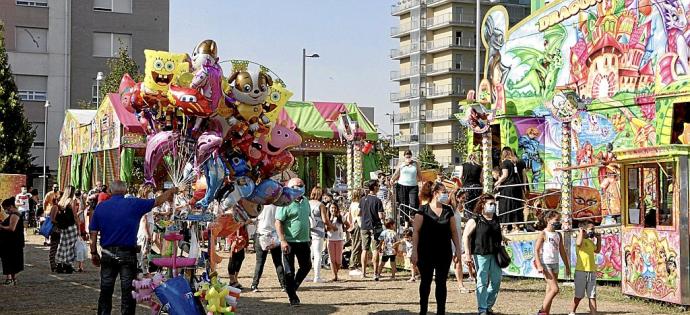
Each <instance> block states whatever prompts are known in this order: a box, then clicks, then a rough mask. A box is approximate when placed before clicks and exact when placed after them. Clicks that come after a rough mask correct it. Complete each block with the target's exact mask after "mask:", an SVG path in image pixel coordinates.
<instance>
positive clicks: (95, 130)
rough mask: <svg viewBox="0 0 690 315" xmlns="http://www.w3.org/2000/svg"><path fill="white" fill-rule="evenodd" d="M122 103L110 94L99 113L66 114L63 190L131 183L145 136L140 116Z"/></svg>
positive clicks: (61, 171) (62, 148) (61, 172)
mask: <svg viewBox="0 0 690 315" xmlns="http://www.w3.org/2000/svg"><path fill="white" fill-rule="evenodd" d="M119 104H120V96H119V95H117V94H108V96H107V97H106V98H105V99H104V100H103V101H102V102H101V105H100V106H99V107H98V109H97V110H79V109H76V110H75V109H70V110H68V111H67V113H66V115H65V120H64V123H63V125H62V130H61V131H60V140H59V141H60V161H59V170H58V184H59V185H60V187H65V186H66V185H72V186H75V187H77V188H81V189H83V190H88V189H91V188H92V186H93V184H94V183H95V182H96V181H101V182H103V183H109V182H110V181H112V180H113V179H122V180H125V181H128V182H129V180H130V176H131V170H132V167H133V166H132V160H133V156H134V150H135V149H143V148H145V147H146V136H145V134H144V128H143V127H142V126H141V124H140V123H139V121H138V120H137V117H136V116H135V115H134V114H133V113H130V112H128V111H126V110H124V108H123V107H122V106H119ZM123 170H124V171H123Z"/></svg>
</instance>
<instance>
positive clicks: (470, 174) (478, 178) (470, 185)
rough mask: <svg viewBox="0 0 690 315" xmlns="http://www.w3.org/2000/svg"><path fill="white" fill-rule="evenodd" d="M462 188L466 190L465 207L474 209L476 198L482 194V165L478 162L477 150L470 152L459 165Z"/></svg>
mask: <svg viewBox="0 0 690 315" xmlns="http://www.w3.org/2000/svg"><path fill="white" fill-rule="evenodd" d="M460 174H462V178H461V180H462V188H461V189H462V190H464V191H466V192H467V195H466V198H465V200H467V202H466V204H465V209H469V210H470V211H472V210H474V206H475V205H476V204H477V198H479V196H480V195H481V194H482V182H483V180H482V166H481V165H480V164H479V152H472V153H471V154H470V155H469V156H468V157H467V162H465V163H462V166H460Z"/></svg>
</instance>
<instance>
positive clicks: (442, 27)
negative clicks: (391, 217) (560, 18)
mask: <svg viewBox="0 0 690 315" xmlns="http://www.w3.org/2000/svg"><path fill="white" fill-rule="evenodd" d="M476 3H477V2H476V1H472V0H401V1H397V2H396V3H395V4H393V5H392V7H391V14H392V15H393V16H394V17H396V18H397V19H398V26H395V27H392V28H391V37H393V38H397V39H399V42H400V44H399V47H398V48H395V49H392V50H391V52H390V57H391V58H392V59H394V60H398V61H399V69H397V70H394V71H391V74H390V78H391V80H393V81H396V82H399V90H398V91H396V92H393V93H391V97H390V100H391V102H393V103H396V104H397V105H398V112H397V113H395V114H394V115H393V126H394V133H395V136H394V141H393V145H394V146H395V147H397V148H398V149H399V151H400V155H402V153H403V152H404V151H406V150H408V149H409V150H411V151H412V153H413V155H415V156H416V155H417V154H418V153H419V152H420V151H421V150H423V149H424V148H429V149H430V150H432V152H433V153H434V155H435V157H436V161H437V162H439V163H440V164H441V165H442V166H444V167H449V166H451V165H455V164H458V163H460V161H461V157H460V156H459V154H458V153H457V152H455V150H454V149H453V143H454V142H456V140H457V139H458V136H459V133H460V125H459V123H458V122H457V120H456V119H455V118H454V117H453V114H454V113H456V112H457V111H458V102H459V101H460V100H461V99H464V98H465V97H466V95H467V91H469V90H472V89H475V56H476V53H475V49H476V45H475V42H476V37H475V34H476V30H475V27H476V25H477V23H481V19H480V20H479V21H477V17H476ZM500 3H501V4H502V5H504V6H505V7H506V8H507V9H508V11H509V13H510V15H509V16H510V18H511V20H510V24H511V25H512V24H514V23H517V22H518V21H520V20H521V19H522V18H523V17H525V16H527V15H529V12H530V1H527V0H508V1H505V0H502V1H500ZM490 5H491V3H490V2H489V1H484V0H482V1H481V12H482V15H481V16H482V17H483V14H484V12H486V11H487V10H488V8H489V7H490ZM480 47H481V45H480ZM480 54H481V57H480V64H481V65H483V64H484V49H483V47H481V53H480ZM482 67H483V66H482ZM480 71H482V72H483V70H482V69H481V68H480ZM396 127H397V129H398V130H395V128H396Z"/></svg>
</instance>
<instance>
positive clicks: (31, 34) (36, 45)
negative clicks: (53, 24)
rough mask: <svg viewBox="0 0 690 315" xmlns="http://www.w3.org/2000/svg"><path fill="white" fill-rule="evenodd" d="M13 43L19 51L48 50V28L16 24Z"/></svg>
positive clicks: (42, 51) (36, 51) (41, 51)
mask: <svg viewBox="0 0 690 315" xmlns="http://www.w3.org/2000/svg"><path fill="white" fill-rule="evenodd" d="M15 45H16V46H15V47H16V49H17V51H20V52H35V53H45V52H48V29H47V28H35V27H22V26H17V28H16V29H15Z"/></svg>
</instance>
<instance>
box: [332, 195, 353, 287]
mask: <svg viewBox="0 0 690 315" xmlns="http://www.w3.org/2000/svg"><path fill="white" fill-rule="evenodd" d="M327 207H328V219H329V220H330V221H331V225H332V226H334V227H335V231H328V233H327V234H328V256H329V258H330V260H331V271H332V272H333V279H331V281H338V271H339V270H340V267H341V266H342V264H343V245H344V244H345V233H344V231H345V230H347V229H348V228H349V225H348V224H347V222H345V221H343V217H342V215H341V214H340V208H339V207H338V204H337V203H335V202H333V203H330V204H329V205H328V206H327Z"/></svg>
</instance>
